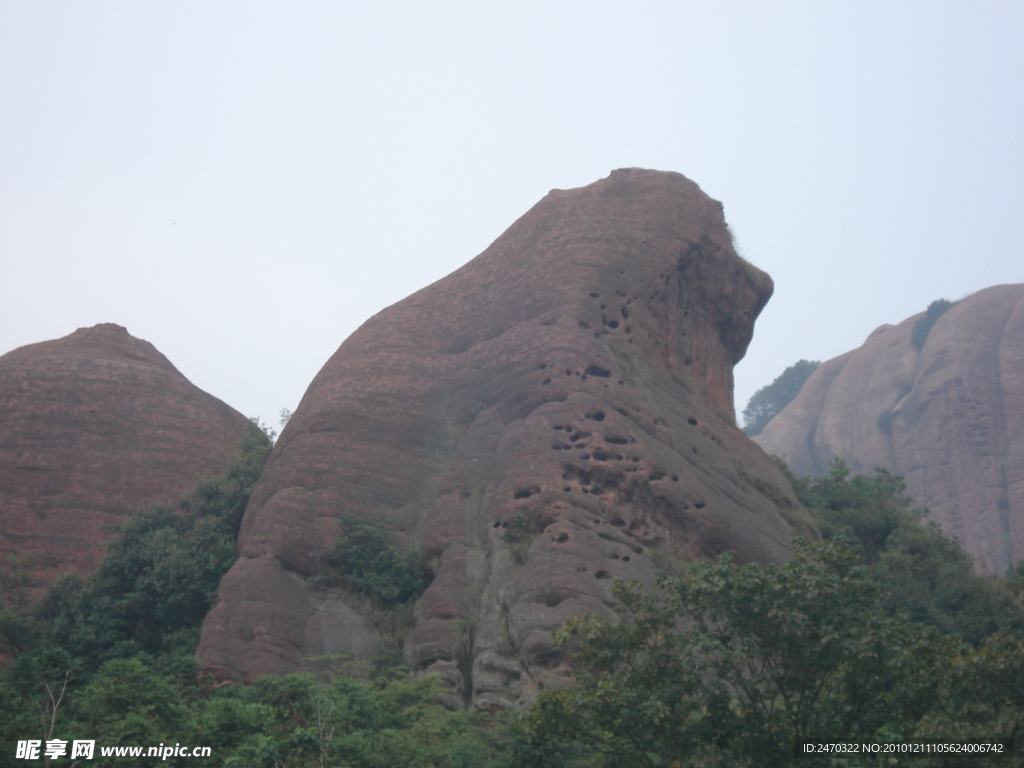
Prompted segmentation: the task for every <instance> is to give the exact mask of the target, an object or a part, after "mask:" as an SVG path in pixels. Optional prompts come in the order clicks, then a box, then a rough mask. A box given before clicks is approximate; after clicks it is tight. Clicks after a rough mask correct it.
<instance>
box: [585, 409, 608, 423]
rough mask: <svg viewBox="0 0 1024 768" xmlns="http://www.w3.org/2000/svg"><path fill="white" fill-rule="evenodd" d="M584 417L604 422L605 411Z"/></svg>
mask: <svg viewBox="0 0 1024 768" xmlns="http://www.w3.org/2000/svg"><path fill="white" fill-rule="evenodd" d="M584 415H585V416H586V417H587V418H588V419H590V420H591V421H604V411H594V412H593V413H587V414H584Z"/></svg>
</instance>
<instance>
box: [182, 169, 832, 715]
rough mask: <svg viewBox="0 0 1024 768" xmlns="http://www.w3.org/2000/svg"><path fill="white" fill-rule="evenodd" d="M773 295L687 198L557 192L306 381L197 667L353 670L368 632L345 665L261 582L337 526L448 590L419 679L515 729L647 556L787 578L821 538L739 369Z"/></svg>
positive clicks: (646, 576) (630, 183)
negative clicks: (576, 628) (562, 643)
mask: <svg viewBox="0 0 1024 768" xmlns="http://www.w3.org/2000/svg"><path fill="white" fill-rule="evenodd" d="M770 294H771V281H770V279H769V278H768V276H767V275H765V274H764V273H762V272H760V271H759V270H757V269H755V268H754V267H751V266H750V265H749V264H746V263H745V262H743V261H742V260H741V259H740V258H739V257H738V256H737V255H736V254H735V252H734V251H733V248H732V245H731V239H730V237H729V233H728V230H727V228H726V225H725V221H724V219H723V217H722V209H721V206H720V205H719V204H718V203H716V202H715V201H713V200H711V199H710V198H709V197H707V196H706V195H705V194H704V193H703V192H701V190H700V189H699V188H698V187H697V185H696V184H694V183H693V182H691V181H689V180H687V179H686V178H684V177H683V176H681V175H679V174H675V173H660V172H655V171H644V170H638V169H626V170H621V171H615V172H614V173H612V174H611V175H610V176H609V177H608V178H606V179H603V180H601V181H599V182H596V183H594V184H591V185H589V186H587V187H583V188H581V189H574V190H555V191H553V192H551V193H550V194H549V195H547V196H546V197H545V198H544V199H543V200H541V201H540V202H539V203H538V204H537V205H536V206H534V207H533V209H531V210H530V211H529V212H528V213H526V214H525V215H524V216H523V217H522V218H521V219H519V220H518V221H517V222H516V223H515V224H513V225H512V226H511V227H510V228H509V229H508V230H507V231H506V232H505V233H504V234H503V235H501V237H499V238H498V239H497V240H496V241H495V242H494V243H493V244H492V245H491V246H490V247H489V248H488V249H487V250H486V251H484V252H483V253H482V254H481V255H480V256H478V257H477V258H475V259H473V260H472V261H471V262H469V263H468V264H466V265H465V266H464V267H462V268H461V269H459V270H457V271H456V272H454V273H452V274H451V275H449V276H448V277H446V278H444V279H443V280H440V281H438V282H437V283H434V284H433V285H431V286H429V287H427V288H425V289H423V290H421V291H419V292H418V293H416V294H414V295H412V296H410V297H409V298H407V299H405V300H403V301H400V302H398V303H397V304H395V305H394V306H391V307H389V308H388V309H386V310H384V311H383V312H381V313H379V314H378V315H376V316H375V317H373V318H371V319H370V320H368V321H367V322H366V323H365V324H364V325H363V326H362V327H361V328H360V329H359V330H358V331H357V332H356V333H354V334H353V335H352V336H351V337H350V338H349V339H347V340H346V341H345V343H344V344H342V346H341V348H340V349H339V350H338V351H337V352H336V353H335V355H334V356H333V357H332V358H331V359H330V360H329V361H328V362H327V364H326V365H325V366H324V368H323V369H322V370H321V371H320V373H319V374H318V375H317V377H316V378H315V379H314V381H313V382H312V384H311V385H310V387H309V389H308V391H307V392H306V395H305V397H304V398H303V400H302V403H301V404H300V405H299V407H298V408H297V409H296V411H295V414H294V415H293V416H292V418H291V421H290V422H289V423H288V425H287V427H286V428H285V430H284V432H283V434H282V435H281V437H280V439H279V440H278V443H277V446H276V447H275V449H274V455H273V456H272V458H271V460H270V462H269V464H268V467H267V470H266V472H265V473H264V476H263V478H262V480H261V481H260V484H259V486H258V487H257V489H256V491H255V492H254V493H253V496H252V498H251V501H250V504H249V507H248V509H247V512H246V516H245V520H244V522H243V526H242V533H241V537H240V540H239V552H240V554H241V555H242V556H243V559H242V560H240V561H239V562H240V563H247V564H248V565H245V566H241V565H239V566H236V567H235V568H233V569H232V571H231V572H229V573H228V575H227V576H226V577H225V578H224V581H223V583H222V585H221V592H220V601H219V603H218V604H217V606H216V607H215V608H214V610H213V611H212V612H211V613H210V615H209V616H208V617H207V620H206V623H205V624H204V628H203V638H202V643H201V645H200V649H199V655H200V658H201V659H202V661H203V663H204V664H206V665H207V666H208V667H210V668H212V669H213V670H214V671H215V672H216V673H217V674H218V675H219V676H220V677H221V678H223V679H232V680H241V681H248V680H252V679H254V678H255V677H257V676H259V675H262V674H268V673H279V672H282V671H297V670H303V669H313V668H316V666H317V664H321V663H322V661H320V660H313V657H314V656H315V655H316V654H317V653H319V652H320V651H321V650H322V649H323V648H325V647H327V646H328V645H333V646H334V647H343V646H344V647H351V648H353V649H355V648H356V647H357V646H358V642H357V639H358V638H364V637H365V636H366V635H365V622H363V623H360V621H359V620H357V619H355V618H351V619H350V621H349V624H348V625H346V626H345V627H344V628H343V629H339V630H337V631H339V632H342V633H343V634H344V633H346V632H347V633H349V635H348V636H350V637H351V638H353V640H352V641H351V642H349V643H348V646H345V642H342V641H341V640H338V639H337V638H331V639H330V640H329V641H328V639H327V638H324V637H322V636H321V635H319V634H318V632H320V630H319V629H317V626H319V625H315V623H313V622H312V621H311V617H312V616H313V613H314V609H315V605H316V598H315V597H313V598H311V597H310V596H309V595H306V596H304V597H302V599H299V597H298V596H295V597H294V598H289V595H290V594H291V593H290V592H288V589H290V587H288V585H287V584H285V583H284V582H283V581H281V580H280V578H279V577H275V578H277V579H278V581H277V582H273V583H271V582H262V581H260V577H259V574H257V573H256V571H255V569H254V566H253V565H252V564H253V563H257V562H258V563H267V565H261V566H260V567H261V568H265V569H267V572H268V573H269V572H270V570H271V566H270V563H274V562H276V563H278V564H288V567H290V568H295V569H297V570H300V571H301V570H302V569H304V568H315V562H314V560H313V559H312V558H311V557H310V553H313V552H316V551H317V550H318V548H319V549H322V548H323V547H325V546H327V545H328V544H329V543H330V542H331V541H332V540H333V537H334V536H336V534H337V520H338V519H339V517H340V516H342V515H355V516H361V517H365V518H368V519H371V520H373V521H374V522H375V523H377V524H379V525H381V526H383V527H384V528H385V529H386V530H387V531H388V532H389V535H390V536H391V537H393V539H394V541H395V543H396V544H402V545H406V544H407V545H417V546H422V548H423V550H424V551H425V552H426V553H427V555H428V557H429V558H431V561H432V562H433V563H434V565H435V578H434V580H433V582H432V583H431V585H430V586H429V588H428V589H427V590H426V592H425V593H424V595H423V597H422V598H421V599H420V600H419V601H418V603H417V604H416V607H415V619H416V625H415V627H414V628H413V629H412V630H411V631H410V632H409V635H408V637H407V639H406V643H405V659H406V662H407V663H408V664H409V666H410V667H411V668H412V669H414V670H417V671H427V672H437V673H439V674H441V675H442V676H443V677H444V678H445V679H446V680H447V681H448V682H449V684H450V685H451V686H452V687H453V689H454V691H455V692H456V694H457V698H459V699H465V700H471V701H474V702H476V703H481V704H493V705H499V706H508V705H513V704H515V703H517V702H524V701H527V700H529V699H530V698H532V697H533V696H534V695H536V693H537V691H538V690H539V689H541V688H544V687H547V686H550V685H557V684H560V683H561V682H564V681H565V680H566V672H567V667H566V658H565V655H564V650H563V649H560V648H557V647H556V646H555V645H554V643H553V641H552V639H551V632H552V630H553V629H555V628H556V627H558V626H559V625H560V624H561V623H562V622H563V621H564V620H565V619H566V618H567V617H569V616H572V615H580V614H585V613H589V612H597V613H600V614H603V615H606V616H611V615H612V613H611V609H610V606H611V605H612V598H611V594H610V592H609V587H610V584H611V581H612V579H613V578H614V577H624V578H638V579H641V580H642V581H644V582H646V583H653V573H654V571H655V570H656V567H657V566H656V565H655V554H656V552H658V551H664V552H665V553H667V555H666V556H670V557H674V558H684V559H685V558H691V557H715V556H717V555H718V553H720V552H721V551H723V550H724V549H733V550H735V551H736V552H737V555H738V559H739V560H740V561H749V560H757V561H778V560H782V559H784V558H785V557H786V556H787V555H788V553H789V552H790V540H791V537H792V535H793V534H794V533H800V534H802V535H805V536H810V537H814V536H815V530H814V528H813V525H812V524H811V523H810V521H809V519H808V518H807V517H806V515H805V514H804V512H803V510H802V509H800V508H799V505H798V504H797V503H796V501H795V499H793V498H792V490H791V489H790V488H789V486H788V483H787V481H786V479H785V478H784V477H783V476H782V475H781V473H780V472H779V470H778V469H777V467H776V466H775V465H774V464H773V463H772V462H771V461H770V460H769V459H768V458H767V456H765V455H764V454H763V452H761V451H760V450H759V449H758V448H757V447H756V446H755V445H753V444H752V443H751V442H750V441H749V440H747V438H746V437H745V436H744V435H743V434H742V433H741V432H740V431H739V430H737V429H736V428H735V426H734V419H735V417H734V413H733V409H732V382H733V379H732V368H733V364H734V363H735V362H736V361H737V360H739V359H740V358H741V357H742V356H743V354H744V352H745V350H746V347H747V344H748V343H749V341H750V337H751V333H752V331H753V322H754V319H755V318H756V316H757V314H758V312H759V311H760V309H761V308H762V307H763V306H764V303H765V302H766V301H767V299H768V297H769V295H770ZM324 425H331V428H332V430H334V431H331V432H325V431H323V427H324ZM698 425H699V426H698ZM737 466H739V467H741V468H742V469H743V473H742V474H741V473H740V472H739V471H738V470H737ZM311 488H315V489H316V490H309V489H311ZM760 488H771V489H774V496H769V495H766V494H765V493H764V492H762V491H761V490H759V489H760ZM705 504H706V506H704V505H705ZM698 505H700V506H698ZM278 567H280V566H278ZM278 582H280V583H278ZM275 584H277V586H275ZM303 606H306V607H303ZM285 623H287V624H288V626H284V624H285ZM359 642H361V641H359ZM351 652H352V653H353V654H354V655H356V656H357V657H360V658H365V656H360V653H359V652H357V651H355V650H353V651H351Z"/></svg>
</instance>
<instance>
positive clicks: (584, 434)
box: [569, 429, 593, 443]
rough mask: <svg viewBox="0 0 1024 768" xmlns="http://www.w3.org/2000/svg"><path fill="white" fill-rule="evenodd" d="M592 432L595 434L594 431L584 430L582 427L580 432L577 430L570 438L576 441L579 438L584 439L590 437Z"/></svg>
mask: <svg viewBox="0 0 1024 768" xmlns="http://www.w3.org/2000/svg"><path fill="white" fill-rule="evenodd" d="M592 434H593V433H592V432H587V431H586V430H582V429H581V430H580V431H579V432H577V433H575V434H573V435H570V436H569V439H570V440H572V441H573V442H574V443H575V442H577V441H579V440H582V439H583V438H584V437H590V436H591V435H592Z"/></svg>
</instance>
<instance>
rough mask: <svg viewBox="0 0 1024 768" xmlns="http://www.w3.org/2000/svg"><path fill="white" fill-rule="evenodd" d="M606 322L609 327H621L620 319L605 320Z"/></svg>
mask: <svg viewBox="0 0 1024 768" xmlns="http://www.w3.org/2000/svg"><path fill="white" fill-rule="evenodd" d="M604 324H605V325H607V326H608V327H609V328H618V327H619V321H618V320H605V321H604Z"/></svg>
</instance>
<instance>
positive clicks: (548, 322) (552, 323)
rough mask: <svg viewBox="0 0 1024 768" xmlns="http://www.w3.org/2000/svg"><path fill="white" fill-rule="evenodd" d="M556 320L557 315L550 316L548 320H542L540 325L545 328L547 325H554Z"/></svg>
mask: <svg viewBox="0 0 1024 768" xmlns="http://www.w3.org/2000/svg"><path fill="white" fill-rule="evenodd" d="M557 322H558V318H557V317H552V318H551V319H550V320H544V321H543V322H541V325H542V326H544V327H545V328H547V327H548V326H552V325H554V324H555V323H557Z"/></svg>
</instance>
